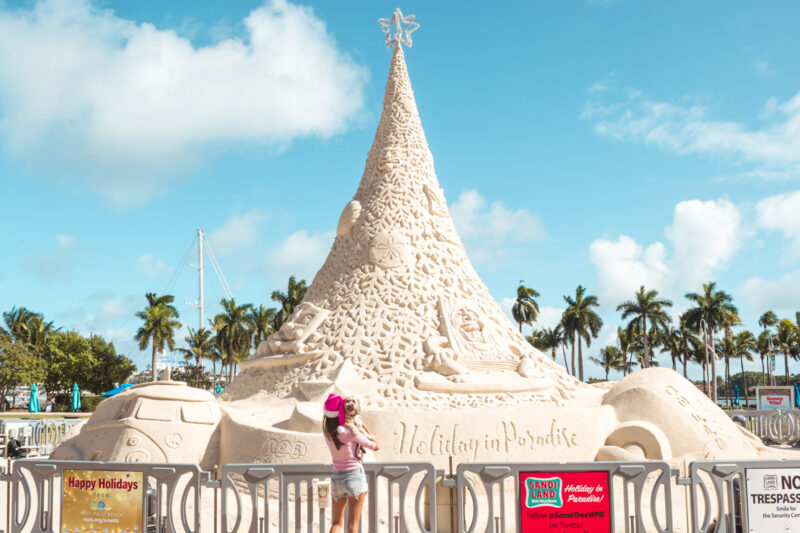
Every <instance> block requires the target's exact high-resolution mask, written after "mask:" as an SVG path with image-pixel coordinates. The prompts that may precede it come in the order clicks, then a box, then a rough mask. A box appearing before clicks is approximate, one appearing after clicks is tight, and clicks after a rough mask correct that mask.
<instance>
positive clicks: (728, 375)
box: [725, 355, 732, 407]
mask: <svg viewBox="0 0 800 533" xmlns="http://www.w3.org/2000/svg"><path fill="white" fill-rule="evenodd" d="M725 403H727V404H728V407H732V405H731V359H730V357H728V356H727V355H726V356H725Z"/></svg>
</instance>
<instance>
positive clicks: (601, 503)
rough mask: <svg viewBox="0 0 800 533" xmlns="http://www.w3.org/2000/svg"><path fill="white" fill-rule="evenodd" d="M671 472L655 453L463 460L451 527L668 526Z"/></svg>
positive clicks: (662, 529)
mask: <svg viewBox="0 0 800 533" xmlns="http://www.w3.org/2000/svg"><path fill="white" fill-rule="evenodd" d="M670 476H671V471H670V467H669V465H668V464H667V463H664V462H660V461H646V462H638V463H627V462H591V463H508V464H502V463H462V464H461V465H459V467H458V470H457V475H456V499H457V503H456V511H457V518H456V531H457V532H458V533H477V532H486V533H500V532H506V531H547V530H549V531H562V530H564V531H570V530H573V531H614V532H616V531H624V532H626V533H639V532H642V533H643V532H648V533H649V532H653V533H655V532H658V533H668V532H671V531H673V527H672V520H673V516H672V513H673V511H672V486H671V479H670ZM526 528H530V529H526Z"/></svg>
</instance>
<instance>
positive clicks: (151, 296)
mask: <svg viewBox="0 0 800 533" xmlns="http://www.w3.org/2000/svg"><path fill="white" fill-rule="evenodd" d="M144 297H145V298H147V305H148V307H158V306H159V305H163V306H164V307H166V308H167V309H169V310H170V311H171V312H172V313H174V314H175V316H176V317H177V316H178V310H177V309H175V306H174V305H172V302H174V301H175V297H174V296H172V295H171V294H165V295H163V296H158V295H157V294H156V293H154V292H148V293H145V295H144Z"/></svg>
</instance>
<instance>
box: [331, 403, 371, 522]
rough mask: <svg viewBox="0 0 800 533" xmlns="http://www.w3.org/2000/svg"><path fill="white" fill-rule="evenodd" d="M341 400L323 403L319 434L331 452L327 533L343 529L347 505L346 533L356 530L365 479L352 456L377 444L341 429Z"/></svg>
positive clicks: (342, 418)
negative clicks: (329, 506) (330, 500)
mask: <svg viewBox="0 0 800 533" xmlns="http://www.w3.org/2000/svg"><path fill="white" fill-rule="evenodd" d="M344 419H345V409H344V398H342V397H341V396H337V395H335V394H331V395H330V396H328V399H327V400H326V401H325V417H324V418H323V420H322V434H323V435H324V436H325V443H326V444H327V445H328V449H329V450H330V451H331V459H333V472H332V474H331V495H332V496H333V517H332V520H333V524H332V525H331V533H339V532H340V531H342V527H343V526H344V512H345V509H346V508H347V505H348V503H349V504H350V516H349V520H348V521H347V530H348V531H349V533H356V532H357V531H358V522H359V520H361V509H362V508H363V507H364V501H365V500H366V499H367V476H366V474H365V473H364V466H363V465H362V464H361V462H360V461H359V460H358V458H357V456H356V450H357V448H358V446H361V447H363V448H366V449H368V450H376V451H377V450H378V443H377V442H375V440H374V439H370V438H368V437H366V436H365V435H363V434H361V435H355V434H353V432H352V431H351V430H350V428H347V427H345V426H344Z"/></svg>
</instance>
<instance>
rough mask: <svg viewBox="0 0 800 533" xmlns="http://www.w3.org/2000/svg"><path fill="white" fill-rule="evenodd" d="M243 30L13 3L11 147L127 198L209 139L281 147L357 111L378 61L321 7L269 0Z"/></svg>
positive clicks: (81, 6) (154, 185) (7, 34)
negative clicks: (354, 50) (205, 38)
mask: <svg viewBox="0 0 800 533" xmlns="http://www.w3.org/2000/svg"><path fill="white" fill-rule="evenodd" d="M241 26H242V28H243V30H242V33H241V35H237V36H233V37H227V38H224V39H222V40H219V41H217V42H214V43H211V44H210V45H208V46H203V47H195V46H194V45H193V44H192V43H191V42H190V41H189V40H188V39H186V38H183V37H181V36H179V35H178V34H177V33H176V32H175V31H173V30H169V29H158V28H156V27H155V26H153V25H152V24H148V23H141V24H139V23H136V22H134V21H131V20H127V19H123V18H120V17H117V16H115V15H114V13H113V12H112V11H111V10H105V9H100V8H99V7H96V6H94V5H92V4H91V3H90V2H89V0H59V1H56V0H41V1H39V2H37V3H35V4H34V5H32V6H31V7H30V8H27V9H11V8H7V7H0V102H1V104H0V142H2V146H3V149H4V150H5V151H6V152H7V153H9V154H11V155H12V156H14V157H15V158H17V159H18V160H21V161H24V162H25V163H28V164H31V165H37V166H41V167H43V168H45V169H53V168H58V169H59V170H60V175H64V174H65V173H66V174H71V175H73V176H81V177H82V179H86V180H87V181H88V182H89V183H90V184H91V185H92V186H93V187H94V188H95V189H96V190H97V191H99V192H100V193H101V194H102V195H104V196H105V197H106V198H109V199H110V200H112V201H113V202H115V203H117V204H123V205H124V204H135V203H137V202H141V201H144V200H146V199H147V198H149V197H152V196H154V195H157V194H160V193H162V192H163V191H164V190H165V188H166V186H167V184H168V182H169V180H171V179H174V178H175V176H178V175H180V174H182V173H184V172H186V171H187V170H190V169H191V168H193V167H194V166H195V165H197V164H198V163H200V162H201V161H202V160H203V158H204V157H206V154H207V153H208V152H209V150H208V149H209V147H221V148H224V147H225V146H227V145H229V144H231V143H237V142H244V143H250V144H256V145H271V146H277V147H281V146H283V145H285V144H286V143H287V142H289V141H291V140H292V139H294V138H296V137H301V136H310V135H318V136H323V137H326V136H330V135H332V134H335V133H337V132H339V131H341V130H342V129H343V128H344V127H346V126H347V124H348V123H349V121H351V120H352V119H354V117H355V116H356V114H357V112H358V111H359V110H360V109H361V107H362V103H363V87H364V83H365V79H366V77H367V74H366V71H365V69H364V68H362V67H360V66H358V65H356V64H355V63H354V61H353V60H352V59H351V58H350V57H349V56H348V55H347V54H345V53H344V52H342V51H341V50H340V49H339V48H338V45H337V43H336V42H335V40H334V39H333V37H332V36H331V34H330V33H329V32H328V31H327V28H326V26H325V23H324V22H322V21H321V20H319V19H318V18H316V16H315V15H314V13H313V11H312V10H311V8H308V7H302V6H297V5H294V4H291V3H289V2H287V1H286V0H268V1H267V3H266V4H265V5H263V6H261V7H259V8H257V9H255V10H253V11H252V12H251V13H250V14H249V15H248V16H247V17H246V18H245V19H244V20H243V21H242V24H241ZM43 153H44V154H47V158H46V159H45V158H43V157H42V154H43Z"/></svg>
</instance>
